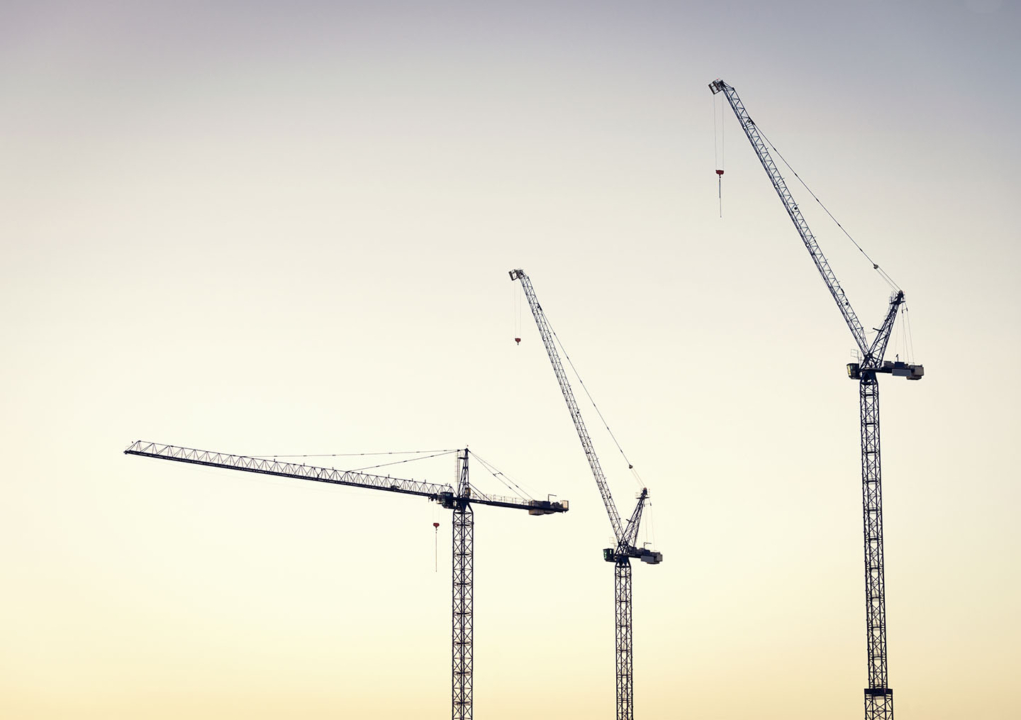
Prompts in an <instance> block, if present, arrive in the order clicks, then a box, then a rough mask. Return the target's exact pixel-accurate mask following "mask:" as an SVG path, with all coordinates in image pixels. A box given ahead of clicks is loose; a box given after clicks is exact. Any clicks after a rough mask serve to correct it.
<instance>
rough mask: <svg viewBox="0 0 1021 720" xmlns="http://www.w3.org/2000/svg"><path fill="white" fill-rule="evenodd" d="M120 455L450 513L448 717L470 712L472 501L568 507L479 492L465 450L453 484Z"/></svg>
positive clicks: (537, 510)
mask: <svg viewBox="0 0 1021 720" xmlns="http://www.w3.org/2000/svg"><path fill="white" fill-rule="evenodd" d="M124 454H125V455H138V456H141V457H149V458H155V459H157V460H172V461H174V462H181V463H189V464H192V465H205V466H207V467H216V468H223V469H226V470H240V471H242V472H250V473H258V474H260V475H275V476H277V477H285V478H297V479H298V480H313V481H315V482H323V483H330V484H333V485H351V486H354V487H361V488H371V489H374V490H385V491H388V492H394V493H401V494H404V495H418V496H420V497H424V498H427V499H429V500H431V501H433V502H436V503H439V504H440V505H441V506H443V507H444V508H446V509H448V510H452V511H453V513H454V522H453V528H454V530H453V543H452V545H453V563H452V566H453V582H452V598H453V612H452V614H451V618H452V620H451V624H452V638H453V640H452V643H451V648H452V650H451V655H452V667H451V670H452V682H451V698H452V701H451V706H452V707H451V717H452V718H453V720H471V717H472V688H473V684H472V671H473V647H474V632H473V628H474V621H473V612H474V566H475V563H474V555H475V543H474V528H475V519H474V512H473V511H472V505H491V506H493V507H503V508H513V509H515V510H527V511H528V514H529V515H550V514H553V513H563V512H567V510H568V502H567V501H566V500H561V501H558V502H553V501H550V500H522V499H519V498H513V497H500V496H496V495H485V494H482V493H480V492H479V491H478V490H477V489H475V488H474V487H472V486H471V485H470V484H469V483H468V450H467V448H466V449H464V450H462V451H458V454H457V465H458V468H457V486H456V487H452V486H450V485H435V484H433V483H427V482H420V481H415V480H402V479H400V478H393V477H389V476H387V477H383V476H380V475H370V474H368V473H363V472H358V471H354V470H346V471H345V470H335V469H333V468H324V467H315V466H312V465H304V464H298V463H287V462H280V461H278V460H275V459H273V460H270V459H265V458H255V457H246V456H244V455H228V454H226V453H218V452H210V451H208V450H194V449H191V448H183V447H177V446H174V445H160V444H157V443H151V442H143V441H141V440H139V441H137V442H134V443H132V444H131V445H130V446H129V447H128V449H127V450H125V451H124Z"/></svg>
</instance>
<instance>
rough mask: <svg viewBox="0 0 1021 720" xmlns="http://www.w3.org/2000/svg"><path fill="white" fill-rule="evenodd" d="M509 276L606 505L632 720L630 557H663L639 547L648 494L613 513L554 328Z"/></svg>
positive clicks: (620, 655) (620, 664)
mask: <svg viewBox="0 0 1021 720" xmlns="http://www.w3.org/2000/svg"><path fill="white" fill-rule="evenodd" d="M510 279H511V280H512V281H513V280H520V281H521V287H522V288H523V289H524V291H525V297H526V298H528V306H529V307H530V308H531V310H532V316H533V317H534V318H535V324H536V326H537V327H538V328H539V334H540V335H541V336H542V344H543V345H545V346H546V354H547V355H549V359H550V363H551V364H552V365H553V372H554V374H555V375H556V376H557V382H558V383H559V384H560V391H561V392H562V393H563V395H564V401H565V402H566V403H567V410H568V412H569V413H570V415H571V420H572V422H574V429H575V430H576V431H577V433H578V439H579V440H580V441H581V447H582V449H583V450H584V451H585V459H586V460H588V464H589V469H590V470H591V471H592V476H593V477H594V478H595V481H596V487H597V488H598V489H599V494H600V495H601V496H602V498H603V505H604V506H605V507H606V514H607V515H608V516H609V518H610V525H611V526H612V527H613V536H614V538H615V539H616V543H617V544H616V546H614V547H612V548H606V549H604V550H603V559H604V560H605V561H606V562H611V563H613V568H614V570H613V574H614V604H615V610H616V612H615V621H616V666H617V720H632V719H633V718H634V661H633V660H634V656H633V653H632V644H633V643H632V634H631V559H632V558H637V559H638V560H641V561H642V562H644V563H649V564H651V565H658V564H659V563H661V562H662V561H663V554H662V553H660V552H655V551H653V550H650V549H648V548H646V547H638V546H637V545H636V543H637V542H638V527H639V525H640V524H641V521H642V510H643V509H644V507H645V502H646V500H648V498H649V491H648V489H647V488H645V487H642V490H641V492H640V493H639V495H638V503H637V504H636V505H635V509H634V512H632V513H631V517H630V519H628V521H627V523H626V524H625V523H622V522H621V518H620V513H618V512H617V505H616V504H615V503H614V502H613V496H612V495H610V487H609V485H607V483H606V476H605V475H604V474H603V469H602V467H601V466H600V464H599V458H598V457H597V456H596V450H595V447H594V446H593V445H592V439H591V438H590V437H589V434H588V429H587V428H586V427H585V421H584V420H583V419H582V416H581V410H580V409H579V408H578V403H577V402H576V401H575V399H574V392H573V391H572V390H571V383H570V382H569V381H568V379H567V373H565V372H564V366H563V364H562V363H561V362H560V354H559V353H558V352H557V348H556V345H555V343H554V338H553V330H552V329H551V327H550V324H549V321H548V320H547V319H546V314H545V313H544V312H543V310H542V306H541V305H539V301H538V299H537V298H536V296H535V290H534V289H533V288H532V281H531V280H529V278H528V275H526V274H525V271H524V270H521V269H518V270H511V271H510Z"/></svg>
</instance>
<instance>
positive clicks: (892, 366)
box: [847, 360, 925, 380]
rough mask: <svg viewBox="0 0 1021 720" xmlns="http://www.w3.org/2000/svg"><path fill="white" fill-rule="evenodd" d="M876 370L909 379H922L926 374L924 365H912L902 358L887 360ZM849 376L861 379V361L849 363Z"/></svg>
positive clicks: (853, 378)
mask: <svg viewBox="0 0 1021 720" xmlns="http://www.w3.org/2000/svg"><path fill="white" fill-rule="evenodd" d="M876 372H881V373H890V374H891V375H893V376H894V377H904V378H907V379H908V380H921V379H922V376H923V375H925V367H924V366H923V365H912V364H910V363H906V362H901V361H900V360H886V361H884V362H883V364H882V366H881V367H878V368H876ZM847 376H848V377H849V378H851V379H852V380H861V363H848V365H847Z"/></svg>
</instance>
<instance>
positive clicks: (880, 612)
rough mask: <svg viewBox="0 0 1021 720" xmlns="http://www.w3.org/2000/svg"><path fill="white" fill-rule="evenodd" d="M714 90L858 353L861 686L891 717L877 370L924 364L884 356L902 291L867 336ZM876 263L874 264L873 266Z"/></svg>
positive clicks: (791, 205)
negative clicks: (864, 679)
mask: <svg viewBox="0 0 1021 720" xmlns="http://www.w3.org/2000/svg"><path fill="white" fill-rule="evenodd" d="M709 89H710V90H711V91H712V93H713V94H714V95H715V94H717V93H720V92H722V93H723V94H724V97H726V98H727V102H728V103H730V107H731V109H732V110H733V111H734V115H736V116H737V119H738V122H739V123H740V124H741V129H742V130H744V133H745V135H746V136H747V137H748V141H749V142H750V143H751V145H752V148H753V149H754V150H755V154H756V155H757V156H758V158H759V162H760V163H761V164H762V167H763V169H764V170H765V171H766V175H768V176H769V180H770V182H771V183H772V184H773V189H774V190H776V194H777V195H778V196H779V198H780V202H781V203H783V206H784V209H785V210H786V211H787V215H788V216H789V217H790V219H791V222H793V223H794V227H795V228H796V229H797V231H798V235H799V236H800V237H801V240H802V242H803V243H804V244H805V248H806V249H807V250H808V254H809V255H810V256H811V258H812V262H813V263H814V264H815V267H816V269H817V270H818V271H819V274H820V275H821V276H822V279H823V281H824V282H825V283H826V288H827V289H828V290H829V292H830V295H831V296H832V297H833V300H834V301H835V302H836V304H837V309H838V310H840V314H841V315H842V316H843V318H844V322H845V323H846V325H847V327H848V329H849V330H850V331H851V335H852V336H853V337H854V341H855V343H856V344H857V346H858V350H859V352H860V354H861V361H860V362H858V363H851V364H850V365H848V366H847V370H848V375H849V376H850V377H851V378H852V379H855V380H858V381H859V411H860V418H861V467H862V519H863V529H864V536H865V543H864V546H865V627H866V633H865V634H866V646H867V650H868V667H867V670H868V672H867V674H868V687H866V688H865V718H866V720H893V690H892V689H891V688H890V683H889V673H888V663H887V644H886V580H885V572H884V559H883V490H882V469H881V462H880V446H879V383H878V380H877V378H876V374H877V373H890V374H892V375H895V376H900V377H906V378H907V379H909V380H920V379H921V378H922V376H923V375H924V373H925V370H924V368H923V366H922V365H913V364H909V363H905V362H900V361H897V362H890V361H888V360H887V361H884V360H883V355H884V354H885V353H886V346H887V344H888V343H889V340H890V335H891V333H892V331H893V325H894V321H895V320H896V319H897V312H898V310H899V308H900V307H901V305H902V304H903V303H904V293H903V291H901V290H899V289H898V290H895V291H894V293H893V295H892V296H891V298H890V306H889V309H888V310H887V313H886V316H885V317H884V319H883V322H882V324H881V325H880V327H879V329H878V332H877V334H876V337H875V338H874V339H873V341H872V342H871V343H869V342H868V340H867V339H866V336H865V330H864V329H863V328H862V324H861V322H860V321H859V320H858V316H857V315H856V314H855V312H854V309H853V308H852V307H851V303H850V301H849V300H848V299H847V296H846V295H845V294H844V290H843V288H841V287H840V283H839V282H838V281H837V277H836V275H835V274H834V273H833V270H832V268H830V264H829V261H827V260H826V256H825V255H824V254H823V252H822V249H821V248H820V247H819V243H818V242H817V241H816V239H815V236H814V235H813V234H812V231H811V229H809V227H808V223H807V222H806V221H805V218H804V216H803V215H802V213H801V210H800V208H798V205H797V203H796V202H794V198H793V197H792V196H791V193H790V190H788V188H787V183H786V182H785V181H784V179H783V176H782V175H781V174H780V171H779V169H777V166H776V163H775V162H773V158H772V157H771V155H770V153H769V150H768V148H767V146H766V142H765V141H764V139H763V137H762V135H761V134H760V133H759V130H758V128H757V127H756V125H755V122H754V121H753V120H752V119H751V117H750V116H749V115H748V111H747V110H746V109H745V106H744V104H743V103H742V102H741V98H740V97H738V94H737V91H736V90H735V89H734V88H733V87H732V86H731V85H728V84H727V83H725V82H724V81H723V80H715V81H713V82H711V83H710V84H709ZM875 267H876V269H878V266H875Z"/></svg>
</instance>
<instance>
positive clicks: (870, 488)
mask: <svg viewBox="0 0 1021 720" xmlns="http://www.w3.org/2000/svg"><path fill="white" fill-rule="evenodd" d="M859 397H860V401H861V475H862V520H863V525H864V535H865V627H866V630H865V637H866V644H867V647H868V682H869V684H868V687H867V688H866V689H865V718H866V720H893V690H891V689H890V688H889V686H888V685H889V676H888V674H887V648H886V579H885V572H884V558H883V482H882V465H881V461H880V452H879V382H878V381H877V379H876V374H875V373H874V372H864V373H862V376H861V380H860V382H859Z"/></svg>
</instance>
